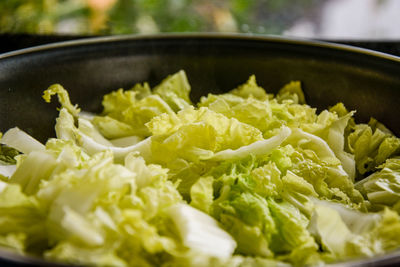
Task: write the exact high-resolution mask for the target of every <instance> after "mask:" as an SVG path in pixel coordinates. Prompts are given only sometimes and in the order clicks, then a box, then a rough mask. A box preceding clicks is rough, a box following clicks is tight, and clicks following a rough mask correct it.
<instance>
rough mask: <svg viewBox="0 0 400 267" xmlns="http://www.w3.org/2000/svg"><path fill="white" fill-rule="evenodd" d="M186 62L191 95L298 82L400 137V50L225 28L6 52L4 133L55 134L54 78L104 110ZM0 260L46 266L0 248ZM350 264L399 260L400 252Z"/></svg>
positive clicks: (0, 68)
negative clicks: (115, 94)
mask: <svg viewBox="0 0 400 267" xmlns="http://www.w3.org/2000/svg"><path fill="white" fill-rule="evenodd" d="M180 69H183V70H185V71H186V73H187V75H188V78H189V81H190V83H191V85H192V90H193V91H192V98H193V100H197V99H199V97H200V96H202V95H204V94H206V93H208V92H214V93H220V92H226V91H228V90H231V89H233V88H235V87H236V86H237V85H239V84H240V83H243V82H245V81H246V80H247V78H248V77H249V75H251V74H255V75H256V77H257V81H258V83H259V84H260V85H261V86H262V87H264V88H265V89H266V90H267V91H268V92H270V93H274V92H277V90H278V89H279V88H280V87H281V86H282V85H284V84H285V83H287V82H289V81H291V80H300V81H301V82H302V84H303V89H304V91H305V96H306V100H307V102H308V103H309V104H310V105H312V106H315V107H317V108H319V109H324V108H327V107H328V106H332V105H334V104H336V103H337V102H343V103H344V104H345V105H346V106H347V107H348V108H349V109H351V110H357V114H356V119H357V120H358V121H359V122H366V121H368V119H369V118H370V117H371V116H373V117H375V118H376V119H378V120H379V121H381V122H383V123H384V124H386V125H387V126H388V128H390V129H391V130H392V131H393V132H394V133H396V134H397V135H400V123H399V119H398V114H399V111H400V105H399V101H400V58H398V57H394V56H390V55H387V54H382V53H378V52H373V51H370V50H365V49H359V48H354V47H350V46H343V45H337V44H332V43H324V42H316V41H308V40H299V39H288V38H279V37H265V36H248V35H220V34H218V35H211V34H195V35H193V34H192V35H155V36H123V37H103V38H93V39H83V40H79V41H69V42H63V43H56V44H51V45H45V46H39V47H35V48H29V49H25V50H20V51H16V52H11V53H7V54H3V55H0V131H2V132H4V131H5V130H7V129H8V128H11V127H14V126H18V127H19V128H21V129H23V130H25V131H27V132H28V133H30V134H31V135H33V136H34V137H36V138H38V139H39V140H41V141H44V140H46V139H47V138H48V137H51V136H54V123H55V118H56V116H57V111H56V108H55V104H54V105H53V104H52V105H49V104H46V103H45V102H44V101H43V100H42V98H41V95H42V92H43V90H44V89H46V88H47V87H48V86H49V85H51V84H53V83H60V84H62V85H63V86H64V87H65V88H67V89H68V91H69V92H70V96H71V99H72V102H73V103H78V104H79V106H80V107H81V108H82V109H83V110H86V111H100V108H101V106H100V103H101V97H102V95H103V94H105V93H107V92H110V91H111V90H115V89H118V88H121V87H123V88H129V87H130V86H132V85H133V84H134V83H136V82H143V81H149V82H150V85H154V84H156V83H158V82H159V81H161V80H162V79H163V78H164V77H165V76H167V75H168V74H171V73H174V72H176V71H178V70H180ZM1 259H3V262H4V264H6V263H7V264H9V265H10V264H12V263H13V262H14V264H15V266H17V265H18V266H20V265H21V264H32V265H43V264H44V262H42V261H40V260H33V259H31V258H27V257H20V256H19V257H14V255H12V254H9V253H2V252H1V251H0V260H1ZM0 263H1V262H0ZM4 264H1V265H2V266H3V265H4ZM345 265H346V266H361V265H362V266H399V265H400V254H399V253H397V252H395V253H394V254H393V253H392V254H390V255H386V256H383V257H379V258H374V259H370V260H364V261H357V262H351V263H346V264H345Z"/></svg>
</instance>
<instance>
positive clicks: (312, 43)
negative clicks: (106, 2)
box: [0, 33, 400, 63]
mask: <svg viewBox="0 0 400 267" xmlns="http://www.w3.org/2000/svg"><path fill="white" fill-rule="evenodd" d="M187 38H192V39H198V40H206V39H215V40H218V39H220V40H232V41H235V40H244V41H262V42H271V43H282V44H292V45H302V46H309V47H315V48H327V49H332V50H339V51H343V52H350V53H356V54H364V55H367V56H372V57H377V58H380V59H384V60H389V61H394V62H397V63H400V56H395V55H391V54H387V53H383V52H378V51H374V50H371V49H366V48H361V47H356V46H352V45H345V44H339V43H335V42H331V41H322V40H316V39H307V38H298V37H289V36H280V35H257V34H244V33H158V34H128V35H113V36H99V37H87V38H86V37H85V38H82V39H77V40H69V41H62V42H55V43H50V44H45V45H38V46H33V47H29V48H24V49H19V50H15V51H11V52H6V53H3V54H0V60H1V59H5V58H9V57H14V56H19V55H24V54H31V53H36V52H42V51H47V50H53V49H61V48H71V47H75V46H86V45H95V44H104V43H112V42H121V41H135V40H137V41H140V40H168V39H178V40H179V39H182V40H184V39H187Z"/></svg>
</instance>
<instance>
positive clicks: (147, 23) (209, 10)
mask: <svg viewBox="0 0 400 267" xmlns="http://www.w3.org/2000/svg"><path fill="white" fill-rule="evenodd" d="M321 2H323V1H318V0H297V1H291V0H219V1H211V0H0V32H3V33H4V32H8V33H10V32H11V33H16V32H18V33H39V34H53V33H63V34H65V33H68V34H89V35H91V34H129V33H156V32H250V33H272V34H280V33H282V31H284V30H285V29H287V28H288V27H290V26H291V25H292V24H293V23H294V22H295V21H296V20H297V19H299V18H301V17H304V16H307V14H311V13H312V12H313V9H315V7H316V6H318V4H320V3H321Z"/></svg>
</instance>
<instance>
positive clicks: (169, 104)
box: [0, 71, 400, 266]
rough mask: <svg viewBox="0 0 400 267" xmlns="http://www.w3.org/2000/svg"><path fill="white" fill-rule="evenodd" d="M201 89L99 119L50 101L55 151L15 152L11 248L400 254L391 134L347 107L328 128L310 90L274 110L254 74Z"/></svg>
mask: <svg viewBox="0 0 400 267" xmlns="http://www.w3.org/2000/svg"><path fill="white" fill-rule="evenodd" d="M190 88H191V87H190V84H189V82H188V78H187V77H186V74H185V72H184V71H179V72H178V73H175V74H173V75H170V76H168V77H167V78H166V79H164V80H163V81H162V82H161V83H160V84H159V85H157V86H155V87H154V88H153V89H152V88H150V86H149V84H147V83H143V84H136V85H135V86H134V87H133V88H131V89H129V90H123V89H119V90H117V91H114V92H111V93H109V94H107V95H105V96H104V98H103V102H102V104H103V108H104V109H103V112H102V113H101V114H91V113H88V112H85V111H81V110H80V109H79V108H78V107H77V105H73V104H71V102H70V99H69V95H68V93H67V91H66V90H65V89H64V88H63V87H62V86H61V85H53V86H50V87H49V89H47V90H46V91H45V92H44V95H43V98H44V99H45V100H46V101H47V102H49V101H50V100H51V97H52V96H53V95H57V96H58V99H59V102H60V103H61V108H60V110H59V116H58V118H57V119H56V124H55V130H56V138H50V139H48V141H47V142H46V143H45V144H41V143H40V142H38V141H37V140H36V139H34V138H33V137H31V136H30V135H28V134H27V133H25V132H23V131H22V130H20V129H18V128H12V129H10V130H8V131H7V132H6V133H5V134H4V136H2V138H1V144H2V145H1V147H0V246H2V247H5V248H8V249H11V250H14V251H17V252H18V253H20V254H33V255H37V256H41V257H44V258H45V259H48V260H55V261H62V262H66V263H71V264H79V265H97V266H313V265H318V266H320V265H322V264H324V263H332V262H335V261H343V260H349V259H357V258H360V257H373V256H375V255H381V254H384V253H386V252H389V251H392V250H395V249H398V248H399V247H400V240H399V238H398V237H399V235H400V216H399V213H400V204H399V203H400V178H399V177H400V159H399V158H398V157H396V155H398V152H399V151H400V141H399V140H400V139H398V138H397V137H395V136H394V135H393V134H392V133H391V132H390V131H389V130H388V129H387V128H386V127H385V126H383V125H382V124H380V123H379V122H377V121H376V120H373V119H372V120H371V121H370V122H369V124H356V123H355V121H354V118H353V115H354V113H355V112H354V111H350V112H349V111H348V110H347V109H346V108H345V106H344V105H343V104H342V103H339V104H337V105H335V106H333V107H332V108H330V109H329V110H324V111H322V112H320V113H318V112H317V110H316V109H315V108H312V107H310V106H308V105H307V104H305V103H306V102H305V100H306V99H305V95H304V93H303V91H302V89H301V83H300V82H298V81H293V82H290V83H288V84H286V85H284V86H283V87H282V89H281V90H280V91H279V92H278V94H277V95H276V96H275V97H274V95H272V94H268V93H267V92H265V90H264V89H263V88H262V87H260V86H259V85H258V84H257V82H256V78H255V76H254V75H253V76H250V78H249V80H248V81H247V82H246V83H244V84H242V85H240V86H238V87H237V88H235V89H233V90H231V91H229V92H228V93H225V94H219V95H216V94H208V95H207V96H204V97H202V98H201V99H200V101H199V103H197V104H196V105H193V104H192V102H191V100H190ZM365 176H366V177H365ZM355 180H359V181H358V182H356V183H354V181H355Z"/></svg>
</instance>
